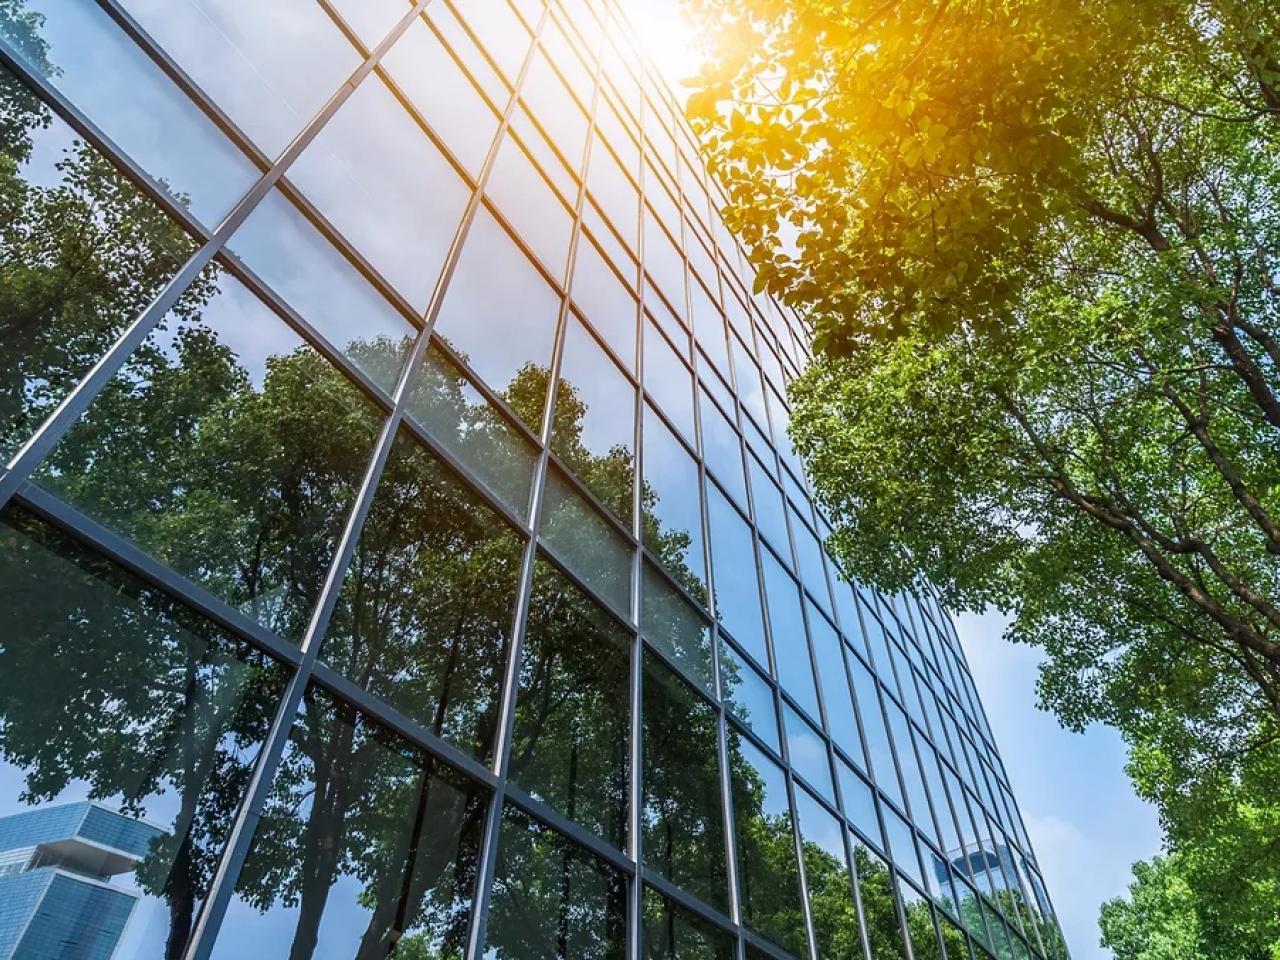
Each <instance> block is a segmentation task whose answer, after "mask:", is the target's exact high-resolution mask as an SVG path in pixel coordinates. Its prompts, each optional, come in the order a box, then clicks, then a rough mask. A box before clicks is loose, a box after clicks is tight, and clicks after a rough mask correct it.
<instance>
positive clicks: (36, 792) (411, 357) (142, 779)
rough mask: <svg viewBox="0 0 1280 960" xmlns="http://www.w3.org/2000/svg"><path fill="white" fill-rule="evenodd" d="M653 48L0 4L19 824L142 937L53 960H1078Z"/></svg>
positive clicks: (304, 3)
mask: <svg viewBox="0 0 1280 960" xmlns="http://www.w3.org/2000/svg"><path fill="white" fill-rule="evenodd" d="M632 36H633V35H632V33H631V31H630V28H629V27H628V25H627V21H626V19H625V17H624V15H623V14H622V12H621V11H620V10H618V9H616V8H615V7H614V6H612V0H609V2H606V0H548V2H547V3H546V5H544V4H543V2H542V0H510V2H508V0H417V2H413V3H410V2H408V0H255V2H252V3H249V2H245V0H0V60H2V61H3V64H2V65H0V85H2V86H0V179H2V184H3V186H2V189H0V208H2V210H3V216H2V217H0V252H2V254H3V256H2V258H0V305H2V307H0V460H2V461H3V463H4V464H5V465H4V468H3V470H2V471H0V832H3V831H4V829H5V825H6V824H7V825H9V826H13V825H14V824H19V823H24V822H25V823H28V824H30V823H31V822H32V821H29V820H27V821H24V820H23V819H22V818H24V817H32V816H49V817H55V818H56V817H57V816H65V815H66V814H65V813H59V811H67V810H81V811H97V812H99V813H101V814H103V815H104V816H107V817H109V818H114V821H112V822H114V823H115V829H116V832H117V834H118V838H117V841H116V846H115V847H114V848H113V847H112V846H111V844H110V843H106V842H105V841H103V839H102V838H101V837H96V836H91V835H89V834H87V833H86V832H85V831H84V830H83V829H80V828H75V829H72V828H67V829H66V830H64V831H63V832H64V833H65V836H63V837H61V838H57V837H54V838H52V841H51V843H52V846H51V847H50V849H53V848H54V847H57V848H58V849H60V850H62V852H63V854H65V857H66V858H70V859H65V858H64V860H62V861H59V860H57V857H55V856H53V854H50V857H51V858H52V859H49V860H47V861H44V862H46V863H47V864H49V865H52V864H55V863H61V864H62V867H61V869H63V871H64V872H71V873H74V872H75V871H73V870H71V869H70V867H69V866H68V865H69V864H70V865H72V866H74V864H76V863H81V861H80V860H76V859H75V858H76V857H81V856H88V852H87V851H90V848H92V849H93V850H97V851H98V853H99V854H101V856H100V858H99V859H100V860H101V862H102V863H108V864H109V869H108V868H106V867H104V868H103V869H104V870H105V872H99V873H98V874H93V873H92V871H91V870H87V869H86V870H81V871H80V873H79V874H78V876H79V877H80V880H79V881H78V882H83V883H85V884H94V885H96V889H98V890H101V891H103V892H104V896H105V895H106V894H108V893H114V894H116V895H118V896H123V897H125V898H127V902H128V906H129V918H128V921H127V923H124V924H119V923H116V922H115V921H114V920H111V919H110V918H108V917H107V916H106V914H107V913H109V912H110V911H105V912H104V911H102V910H99V911H98V912H95V911H94V910H93V909H88V908H86V909H84V910H80V911H76V910H66V911H63V912H61V913H59V914H58V915H57V917H58V919H57V922H56V924H54V925H53V926H51V927H49V926H48V925H46V926H47V927H48V929H47V934H48V936H49V937H50V938H52V939H50V940H49V942H50V943H51V944H53V946H52V947H50V949H52V950H53V951H54V952H53V953H52V954H50V955H51V956H62V957H80V956H85V957H89V956H97V955H99V953H102V952H106V953H109V954H112V955H113V956H114V957H115V958H117V960H135V958H138V960H141V958H172V960H177V958H191V960H205V958H218V960H222V958H229V960H258V958H264V960H265V958H289V960H307V958H333V960H345V958H360V960H366V958H379V957H387V956H395V957H399V958H407V960H428V958H430V960H445V958H462V957H466V958H471V960H479V958H493V960H532V958H548V957H563V958H615V957H616V958H624V957H626V958H631V960H640V958H668V957H679V958H717V960H719V958H736V960H746V958H759V957H775V958H784V957H796V958H806V957H808V958H813V957H816V958H823V960H825V958H833V957H850V958H857V957H869V958H874V960H899V958H900V960H908V958H915V960H931V958H944V957H945V958H946V960H956V958H972V960H983V958H988V957H995V958H998V960H1033V958H1044V960H1065V957H1066V953H1065V949H1064V947H1063V944H1062V940H1061V937H1060V934H1059V933H1058V928H1057V925H1056V922H1055V921H1054V919H1053V914H1052V910H1051V907H1050V905H1049V902H1048V899H1047V897H1046V894H1045V890H1044V884H1043V882H1042V880H1041V877H1040V873H1039V870H1038V868H1037V865H1036V862H1035V857H1034V855H1033V853H1032V851H1031V848H1030V844H1029V843H1028V841H1027V837H1026V832H1025V830H1024V828H1023V825H1022V822H1021V820H1020V819H1019V815H1018V811H1017V809H1016V806H1015V803H1014V799H1013V797H1012V795H1011V793H1010V790H1009V786H1008V779H1007V777H1006V774H1005V771H1004V769H1003V767H1002V765H1001V761H1000V759H999V757H998V755H997V753H996V750H995V747H994V744H993V742H992V738H991V733H990V730H989V729H988V727H987V725H986V722H985V720H984V718H983V714H982V708H981V705H980V704H979V702H978V698H977V695H976V692H975V690H974V687H973V682H972V680H971V679H970V675H969V672H968V669H967V667H966V664H965V660H964V655H963V653H962V651H961V649H960V646H959V644H958V642H957V638H956V635H955V632H954V629H953V628H952V626H951V623H950V621H949V619H948V617H947V616H946V615H945V613H944V612H943V611H942V610H941V609H940V608H939V607H938V605H937V604H936V603H935V602H934V600H933V599H932V598H931V597H930V596H929V594H928V592H927V591H924V590H922V591H921V592H920V594H919V596H905V595H904V596H893V597H889V596H881V595H878V594H876V593H875V592H873V591H870V590H867V589H863V588H861V587H859V586H857V585H850V584H849V583H848V582H846V581H845V580H844V579H842V577H841V575H840V572H839V570H837V569H836V568H835V567H834V566H833V565H832V563H831V562H830V560H829V559H828V558H827V556H826V555H825V553H824V551H823V548H822V546H821V544H822V541H823V537H824V536H825V534H826V532H827V525H826V522H825V521H824V519H823V517H822V516H821V514H820V513H818V512H817V511H815V509H814V507H813V505H812V504H811V502H810V500H809V497H808V495H807V493H806V481H805V479H804V476H803V474H802V471H801V468H800V465H799V463H798V462H797V458H796V456H795V454H794V452H793V451H792V450H791V449H790V447H789V445H788V441H787V434H786V429H787V416H788V412H787V404H786V401H785V385H786V383H787V381H788V380H789V379H790V378H791V377H792V376H794V375H795V374H796V372H797V371H798V370H799V369H800V368H801V367H802V366H803V364H804V362H805V350H806V347H805V331H804V329H803V326H802V324H801V322H800V321H799V320H798V319H797V318H796V317H795V316H793V315H791V314H789V313H788V312H787V311H785V310H782V309H779V307H778V306H777V305H776V304H774V303H772V302H770V301H768V300H767V299H762V298H760V297H757V296H753V295H752V294H751V292H750V291H751V290H752V276H751V273H750V270H749V268H748V267H747V265H746V264H745V262H744V260H743V257H742V254H741V251H740V250H739V248H738V246H737V245H736V243H735V241H734V239H733V238H732V237H731V236H730V235H729V233H728V232H727V231H726V229H725V227H724V225H723V224H722V223H721V221H720V220H719V219H718V217H717V215H716V210H717V208H718V207H719V206H720V205H721V197H720V195H719V193H718V192H717V189H716V187H715V185H714V184H712V183H709V182H708V181H707V179H706V177H705V175H704V172H703V169H702V167H701V165H700V163H699V160H698V155H697V152H696V148H695V146H694V144H693V141H692V140H691V137H690V135H689V133H688V131H687V129H686V128H685V126H684V125H683V124H682V122H681V119H680V111H679V105H678V103H677V102H676V100H675V99H674V98H673V96H672V94H671V93H670V91H669V90H668V89H667V88H666V87H665V86H664V84H663V83H662V82H661V81H660V80H659V78H658V76H657V75H656V74H655V72H654V71H653V70H652V69H651V67H650V66H648V65H647V64H646V62H645V60H644V58H643V56H642V54H641V53H640V52H639V51H638V50H637V48H636V46H635V44H634V42H633V39H632ZM68 804H70V805H71V806H67V805H68ZM132 823H138V824H146V825H147V826H146V827H145V831H146V837H145V844H142V843H141V841H138V842H137V843H134V845H133V846H129V845H128V844H125V845H124V846H123V847H122V846H121V844H122V843H123V842H124V841H123V840H121V839H120V838H121V837H125V836H126V835H129V831H128V830H126V829H124V826H122V824H123V825H128V824H132ZM50 829H52V828H50ZM140 829H141V828H140ZM76 830H79V832H75V831H76ZM137 839H138V835H134V840H135V841H137ZM59 843H60V844H61V845H60V846H59ZM95 845H96V846H95ZM19 846H23V845H21V844H18V843H17V842H16V841H15V843H14V844H10V845H9V847H7V848H6V849H5V850H4V851H0V883H13V882H16V881H17V880H21V878H22V877H23V875H24V874H23V872H22V871H24V870H28V868H29V867H30V866H31V864H32V861H31V860H30V858H29V856H28V854H29V853H30V851H29V850H28V849H26V848H27V847H29V846H30V844H26V845H25V846H23V850H19ZM72 847H75V848H76V849H74V850H73V849H71V848H72ZM81 848H83V849H81ZM113 849H114V850H115V852H114V853H112V852H111V851H112V850H113ZM121 850H123V851H124V852H121ZM24 851H25V852H24ZM24 857H25V858H26V859H23V858H24ZM90 859H92V858H91V857H90ZM117 868H118V869H117ZM120 891H125V892H124V893H120ZM14 902H16V901H14ZM119 902H120V903H124V902H125V901H124V900H121V901H119ZM11 905H12V904H11V902H9V898H6V902H5V903H4V904H3V905H0V913H3V912H4V911H5V910H6V909H10V908H11ZM10 919H12V918H9V919H0V929H4V924H5V923H8V922H9V921H10ZM113 923H114V924H115V925H114V926H113V925H112V924H113ZM108 942H110V949H109V950H107V949H106V947H105V944H107V943H108ZM37 955H38V956H44V954H34V953H32V954H27V953H23V952H22V951H21V950H18V951H17V952H13V953H10V954H6V956H13V957H15V958H17V957H26V956H37Z"/></svg>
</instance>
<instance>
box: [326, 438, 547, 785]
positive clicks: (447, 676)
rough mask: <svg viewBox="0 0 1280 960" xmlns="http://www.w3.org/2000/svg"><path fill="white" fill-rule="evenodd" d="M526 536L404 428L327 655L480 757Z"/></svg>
mask: <svg viewBox="0 0 1280 960" xmlns="http://www.w3.org/2000/svg"><path fill="white" fill-rule="evenodd" d="M522 546H523V545H522V542H521V538H520V537H519V536H517V535H516V534H515V533H514V532H513V531H512V530H511V529H510V528H509V527H507V525H506V524H505V523H503V522H502V521H500V520H499V519H498V518H497V517H496V516H495V515H494V514H493V512H492V511H491V510H489V509H488V508H487V507H485V506H484V505H483V504H482V503H480V502H479V500H478V498H477V497H476V496H475V494H473V493H471V492H470V491H469V490H468V489H467V488H466V487H465V486H464V485H463V484H462V483H461V482H460V481H458V480H456V479H455V478H454V477H453V476H452V474H450V473H449V472H448V471H447V470H446V469H445V468H444V467H443V466H442V465H441V464H440V463H439V462H438V461H437V460H435V459H434V458H433V457H432V456H431V455H430V454H428V453H427V452H426V451H425V450H424V449H423V448H422V447H421V446H420V445H419V444H418V442H417V441H416V440H414V439H412V438H411V437H410V436H409V435H408V434H407V433H406V432H404V431H402V432H401V434H400V436H399V437H398V438H397V439H396V442H395V446H394V447H393V448H392V451H391V454H390V456H389V457H388V459H387V465H386V468H385V469H384V470H383V474H382V477H381V479H380V480H379V481H378V490H377V493H376V495H375V496H374V500H373V506H372V508H371V509H370V512H369V517H368V519H367V520H366V521H365V525H364V529H363V531H362V532H361V535H360V541H359V545H358V546H357V547H356V552H355V555H354V556H353V557H352V559H351V566H350V568H349V569H348V571H347V578H346V582H345V583H344V584H343V587H342V593H341V595H340V597H339V599H338V604H337V607H336V609H335V611H334V615H333V621H332V623H331V625H330V627H329V632H328V634H327V637H326V639H325V642H324V647H323V650H322V655H323V657H324V659H325V661H326V662H327V663H328V664H329V665H330V666H332V667H333V668H334V669H335V670H338V671H339V672H341V673H343V674H345V675H346V676H347V677H349V678H350V679H351V680H353V681H355V682H356V683H358V684H360V685H361V686H362V687H364V688H365V689H367V690H369V691H370V692H371V693H373V694H375V695H377V696H379V697H381V698H382V699H383V700H385V701H386V702H387V703H389V704H391V705H392V706H393V707H395V708H397V709H398V710H400V711H401V712H402V713H404V714H406V715H407V716H409V717H411V718H412V719H414V720H416V721H418V722H419V723H421V724H422V725H423V726H424V727H426V728H427V729H429V730H430V731H431V732H432V733H434V734H437V735H438V736H441V737H443V738H444V739H446V740H449V741H450V742H452V743H454V744H456V745H457V746H459V747H461V748H462V749H463V750H466V751H468V752H470V753H473V754H475V755H477V756H479V757H480V758H482V759H485V760H487V759H488V758H489V756H490V749H491V747H492V746H493V743H492V741H493V736H494V731H495V730H496V729H497V710H498V694H499V688H500V687H501V685H502V676H503V671H504V669H505V666H506V660H507V647H508V642H509V637H508V631H509V630H510V629H511V621H512V616H513V613H514V610H515V599H516V589H517V581H518V580H519V576H520V560H521V553H522Z"/></svg>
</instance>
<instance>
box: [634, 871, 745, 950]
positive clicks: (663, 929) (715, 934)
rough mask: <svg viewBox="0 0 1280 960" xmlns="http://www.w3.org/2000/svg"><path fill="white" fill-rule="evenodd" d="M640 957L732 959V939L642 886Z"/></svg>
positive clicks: (722, 931)
mask: <svg viewBox="0 0 1280 960" xmlns="http://www.w3.org/2000/svg"><path fill="white" fill-rule="evenodd" d="M642 956H643V957H644V960H733V937H732V936H731V935H730V934H729V933H726V932H725V931H724V930H721V929H720V928H719V927H716V926H714V925H712V924H710V923H707V922H706V921H705V920H703V919H702V918H701V917H699V916H697V915H695V914H692V913H690V912H689V911H687V910H683V909H681V908H680V907H677V906H676V905H675V903H673V902H672V901H670V900H668V899H667V898H666V897H664V896H663V895H662V894H660V893H658V892H657V891H656V890H654V889H653V888H651V887H645V891H644V952H643V954H642Z"/></svg>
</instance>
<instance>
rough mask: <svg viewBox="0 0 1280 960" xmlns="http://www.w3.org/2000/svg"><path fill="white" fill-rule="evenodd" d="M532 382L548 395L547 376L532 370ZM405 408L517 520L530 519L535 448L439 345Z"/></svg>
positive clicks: (426, 359)
mask: <svg viewBox="0 0 1280 960" xmlns="http://www.w3.org/2000/svg"><path fill="white" fill-rule="evenodd" d="M527 380H528V381H529V382H530V385H531V386H532V389H531V391H530V392H531V393H532V394H533V395H535V396H537V395H538V394H542V393H545V391H546V383H545V374H544V375H541V376H540V375H539V374H537V373H534V372H533V371H530V373H529V376H528V377H527ZM535 381H541V382H537V383H536V384H535V383H534V382H535ZM512 396H513V395H512V394H509V395H508V397H509V398H511V397H512ZM406 408H407V412H408V414H409V416H410V417H412V418H413V419H414V420H416V421H417V422H418V423H420V424H421V425H422V426H423V427H425V428H426V430H427V432H428V433H429V434H431V436H432V437H433V438H434V439H435V440H437V441H438V442H439V443H440V444H441V445H442V446H444V447H445V449H447V450H448V451H449V452H450V453H452V454H453V455H454V456H455V457H457V458H458V459H459V460H460V461H461V462H462V463H463V464H464V465H465V466H466V467H468V468H469V469H470V470H472V471H474V473H475V474H476V476H477V477H479V478H480V479H481V480H482V481H483V482H484V483H486V484H487V485H488V486H489V489H490V490H492V491H493V492H494V493H495V494H497V495H498V496H499V497H500V498H501V499H502V501H503V502H504V503H505V504H506V505H507V506H508V507H510V508H511V509H512V510H513V511H514V512H515V513H516V514H517V515H518V516H521V517H526V516H528V513H529V486H530V484H532V483H533V470H534V461H535V460H536V459H537V452H536V450H535V449H534V447H533V445H532V444H531V443H530V442H529V441H528V440H527V439H526V438H525V437H524V436H522V435H521V434H520V432H519V431H518V430H517V429H516V428H515V426H513V425H512V424H511V422H510V421H509V420H508V419H507V418H506V417H504V416H503V415H502V414H501V413H499V412H498V411H497V409H496V408H495V407H494V406H493V404H491V403H489V401H488V400H487V399H485V397H484V395H483V394H482V393H481V392H480V391H479V390H478V389H477V388H476V387H475V386H474V385H473V384H472V383H471V381H470V380H468V379H467V378H466V377H465V376H464V375H463V373H462V371H461V370H459V369H458V368H457V367H456V366H454V364H453V363H452V361H450V360H449V359H448V358H447V357H446V356H445V354H444V351H443V350H441V349H440V348H439V347H437V346H436V345H435V344H433V345H432V346H431V347H430V348H428V350H427V353H426V356H425V357H423V360H422V366H421V367H420V368H419V370H418V374H417V380H416V381H415V382H414V384H413V387H412V388H411V390H410V392H409V399H408V403H407V405H406Z"/></svg>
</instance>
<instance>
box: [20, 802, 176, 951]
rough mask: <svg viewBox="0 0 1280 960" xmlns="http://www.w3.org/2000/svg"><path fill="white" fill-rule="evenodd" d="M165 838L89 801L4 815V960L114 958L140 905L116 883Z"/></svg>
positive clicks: (136, 896) (135, 896)
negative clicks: (136, 907)
mask: <svg viewBox="0 0 1280 960" xmlns="http://www.w3.org/2000/svg"><path fill="white" fill-rule="evenodd" d="M163 833H164V831H163V830H160V829H159V828H157V827H154V826H152V825H151V824H148V823H144V822H143V821H141V820H134V819H132V818H131V817H127V816H124V815H122V814H119V813H116V812H114V811H112V810H111V809H109V808H107V807H105V806H102V805H100V804H97V803H90V802H87V801H85V802H80V803H66V804H59V805H56V806H44V807H36V808H34V809H31V810H26V811H23V812H22V813H15V814H12V815H10V816H7V817H0V960H110V958H111V956H112V954H113V953H114V952H115V949H116V946H117V944H119V942H120V938H121V936H122V935H123V934H124V930H125V926H126V924H127V923H128V922H129V917H130V915H131V914H132V913H133V908H134V905H135V904H136V903H137V900H138V894H137V893H135V892H134V891H132V890H128V889H125V888H123V887H121V886H118V885H116V884H113V883H112V878H113V877H119V876H121V875H124V874H128V873H131V872H132V871H133V869H134V867H135V866H136V865H137V863H138V861H140V860H141V859H142V858H143V857H145V856H146V855H147V851H148V849H149V848H150V846H151V842H152V841H153V840H155V839H156V838H157V837H160V836H162V835H163Z"/></svg>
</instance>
